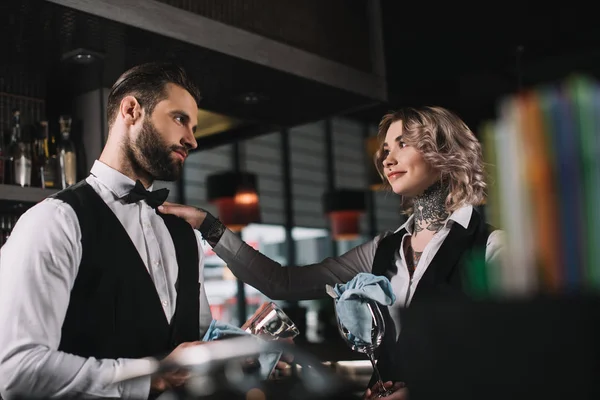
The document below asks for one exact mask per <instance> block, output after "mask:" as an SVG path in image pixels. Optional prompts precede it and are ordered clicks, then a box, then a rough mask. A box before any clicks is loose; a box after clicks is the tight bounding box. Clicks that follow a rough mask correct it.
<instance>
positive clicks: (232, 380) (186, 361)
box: [114, 336, 355, 400]
mask: <svg viewBox="0 0 600 400" xmlns="http://www.w3.org/2000/svg"><path fill="white" fill-rule="evenodd" d="M276 351H280V352H284V353H285V354H290V355H292V356H293V358H294V362H295V363H296V364H298V365H301V366H302V368H301V373H298V374H295V376H291V377H289V378H286V379H278V380H264V379H262V378H261V376H260V373H258V371H257V370H252V369H248V368H247V363H246V362H245V361H246V360H248V359H249V358H253V357H257V355H259V354H261V353H267V352H269V353H270V352H276ZM177 368H185V369H188V370H189V371H190V373H191V378H190V380H189V381H188V382H187V383H186V385H185V387H184V389H183V390H181V391H178V392H177V393H173V392H169V393H164V394H163V395H161V396H160V397H161V398H163V396H167V397H164V398H173V399H176V398H185V399H257V400H259V399H260V400H267V399H338V398H339V399H352V398H354V395H355V394H353V393H349V392H348V390H349V388H351V386H352V385H346V384H345V382H344V381H343V380H341V379H340V377H339V376H338V375H336V374H334V372H332V371H331V370H330V369H329V368H327V367H326V366H323V365H322V364H321V362H320V361H318V360H317V359H316V358H314V357H312V356H311V355H308V354H306V353H305V352H303V351H301V350H300V349H299V348H297V347H296V346H294V345H290V344H289V343H286V342H284V341H266V340H257V339H256V337H253V336H240V337H235V338H231V339H226V340H219V341H214V342H208V343H204V344H202V345H198V346H190V347H187V348H184V349H182V350H181V352H179V353H178V354H177V355H176V357H175V358H173V359H172V360H170V362H168V363H166V362H156V363H155V364H154V365H153V366H152V367H151V368H149V369H148V370H145V371H140V370H126V369H122V370H121V371H120V373H119V375H118V376H116V377H115V380H114V382H120V381H124V380H127V379H134V378H136V377H140V376H147V375H152V374H155V373H158V372H161V371H165V370H171V369H177Z"/></svg>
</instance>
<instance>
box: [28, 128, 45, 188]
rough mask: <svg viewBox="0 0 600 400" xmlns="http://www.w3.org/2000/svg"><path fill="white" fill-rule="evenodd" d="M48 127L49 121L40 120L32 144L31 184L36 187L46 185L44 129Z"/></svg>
mask: <svg viewBox="0 0 600 400" xmlns="http://www.w3.org/2000/svg"><path fill="white" fill-rule="evenodd" d="M47 128H48V121H40V123H39V124H38V126H37V129H36V130H35V134H34V138H33V145H32V151H31V153H32V154H31V156H32V171H31V184H32V185H33V186H35V187H41V188H43V187H45V185H44V168H45V167H46V152H45V151H44V129H47Z"/></svg>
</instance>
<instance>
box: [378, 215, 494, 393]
mask: <svg viewBox="0 0 600 400" xmlns="http://www.w3.org/2000/svg"><path fill="white" fill-rule="evenodd" d="M493 230H494V228H493V227H492V226H491V225H489V224H486V223H485V221H484V220H483V218H482V217H481V215H480V214H479V212H477V211H476V210H475V209H473V214H472V216H471V220H470V221H469V225H468V227H467V228H466V229H465V228H463V226H462V225H460V224H458V223H453V224H452V227H451V228H450V233H449V234H448V236H447V237H446V239H445V240H444V242H443V243H442V246H441V247H440V249H439V250H438V252H437V253H436V255H435V256H434V257H433V260H431V263H430V264H429V266H428V267H427V270H426V271H425V273H424V274H423V276H422V277H421V279H420V280H419V283H418V285H417V288H416V289H413V290H415V292H414V295H413V297H412V300H411V306H413V305H414V304H415V303H419V302H422V301H429V300H432V299H444V298H465V299H467V298H468V297H467V294H466V293H465V291H464V290H463V285H464V284H465V280H466V274H465V273H466V267H465V263H466V262H467V260H469V261H472V260H474V257H483V258H484V259H483V260H479V261H480V262H485V247H486V244H487V240H488V237H489V235H490V233H491V232H492V231H493ZM406 233H407V232H406V229H401V230H400V231H398V232H396V233H395V234H393V235H389V236H386V237H385V238H383V239H382V240H381V241H380V242H379V245H378V247H377V250H376V252H375V258H374V260H373V269H372V273H373V274H374V275H384V276H387V277H388V278H389V277H390V276H391V275H392V274H395V273H396V271H397V267H396V254H397V253H398V249H400V244H401V241H402V238H403V237H404V235H405V234H406ZM396 301H401V302H404V301H405V299H400V298H398V299H396ZM382 311H383V314H384V316H385V319H386V333H385V337H384V339H383V342H382V344H381V345H380V346H379V349H378V351H377V355H378V358H377V359H378V361H377V363H378V366H379V368H378V369H379V370H380V373H381V375H382V379H383V381H384V382H386V381H388V380H392V381H399V380H400V381H401V380H402V379H403V375H404V374H403V372H402V371H403V370H404V369H405V368H409V366H406V365H403V363H402V355H401V354H397V351H396V349H397V346H396V328H395V325H394V322H393V320H392V318H391V316H390V314H389V310H388V308H387V307H383V308H382ZM425 318H426V316H425ZM401 339H402V336H401V335H400V336H399V340H401ZM374 379H375V377H373V378H372V380H371V383H370V385H369V387H372V386H373V384H374V383H375V381H374Z"/></svg>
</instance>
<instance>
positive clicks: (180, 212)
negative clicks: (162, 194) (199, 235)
mask: <svg viewBox="0 0 600 400" xmlns="http://www.w3.org/2000/svg"><path fill="white" fill-rule="evenodd" d="M158 211H160V212H161V213H163V214H172V215H175V216H176V217H179V218H183V219H184V220H186V221H187V223H188V224H190V225H191V226H192V228H194V229H198V228H200V225H202V222H204V218H206V212H205V211H202V210H201V209H199V208H196V207H192V206H184V205H181V204H175V203H169V202H164V203H163V205H162V206H159V207H158Z"/></svg>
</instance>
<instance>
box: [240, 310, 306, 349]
mask: <svg viewBox="0 0 600 400" xmlns="http://www.w3.org/2000/svg"><path fill="white" fill-rule="evenodd" d="M242 329H243V330H245V331H246V332H248V333H250V334H252V335H256V336H264V335H267V336H271V337H272V338H275V339H290V340H291V339H293V338H295V337H296V336H298V334H299V333H300V331H299V330H298V328H296V325H295V324H294V322H292V320H291V319H290V317H288V316H287V314H286V313H284V312H283V310H282V309H281V308H279V306H277V304H275V303H273V302H266V303H263V304H262V305H261V306H260V307H259V308H258V310H256V312H255V313H254V314H253V315H252V317H250V319H249V320H248V321H246V323H245V324H244V325H242Z"/></svg>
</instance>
